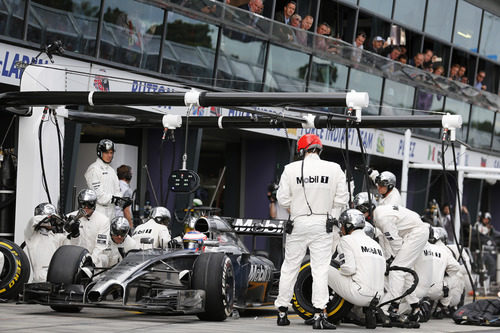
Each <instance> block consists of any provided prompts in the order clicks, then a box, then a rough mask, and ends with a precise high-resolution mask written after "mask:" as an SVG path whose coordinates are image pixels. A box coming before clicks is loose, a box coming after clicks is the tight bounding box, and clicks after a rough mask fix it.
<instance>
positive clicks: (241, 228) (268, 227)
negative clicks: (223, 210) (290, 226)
mask: <svg viewBox="0 0 500 333" xmlns="http://www.w3.org/2000/svg"><path fill="white" fill-rule="evenodd" d="M224 219H225V220H226V221H228V222H229V223H230V224H231V226H232V227H233V229H234V231H235V232H236V233H237V234H240V235H263V236H280V235H282V234H283V230H284V228H285V223H286V220H269V219H267V220H265V219H239V218H234V217H225V218H224Z"/></svg>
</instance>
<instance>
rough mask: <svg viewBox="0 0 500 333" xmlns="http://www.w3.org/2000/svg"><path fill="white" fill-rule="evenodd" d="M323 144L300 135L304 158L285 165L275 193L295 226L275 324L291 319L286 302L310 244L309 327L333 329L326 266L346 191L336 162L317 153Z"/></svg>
mask: <svg viewBox="0 0 500 333" xmlns="http://www.w3.org/2000/svg"><path fill="white" fill-rule="evenodd" d="M322 149H323V145H322V143H321V140H320V138H319V137H318V136H317V135H314V134H306V135H304V136H302V137H301V138H300V139H299V141H298V144H297V151H298V153H299V155H300V156H301V157H303V160H301V161H296V162H292V163H290V164H288V165H286V166H285V170H284V171H283V174H282V175H281V180H280V184H279V188H278V192H277V199H278V203H279V204H280V205H281V206H283V207H284V208H286V209H289V210H290V220H291V222H292V223H293V230H291V233H290V234H288V235H287V237H286V244H285V259H284V262H283V264H282V266H281V277H280V282H279V294H278V298H277V299H276V301H275V303H274V305H275V306H276V308H278V311H279V312H278V320H277V324H278V326H285V325H289V324H290V321H289V320H288V317H287V310H288V306H289V305H290V301H291V299H292V295H293V287H294V285H295V282H296V280H297V276H298V273H299V269H300V265H301V263H302V260H303V259H304V256H305V254H306V251H307V249H309V253H310V258H311V270H312V276H313V287H312V303H313V306H314V308H315V314H314V323H313V328H315V329H335V325H334V324H331V323H329V322H328V321H327V320H326V317H327V315H326V313H325V311H326V310H325V309H326V305H327V303H328V301H329V292H328V270H329V267H330V260H331V256H332V254H333V234H332V232H331V230H332V229H333V220H332V219H333V218H338V216H339V215H340V213H341V212H342V211H343V209H344V208H346V205H347V202H348V198H349V194H348V192H347V184H346V178H345V175H344V172H343V171H342V169H341V168H340V166H339V165H338V164H336V163H333V162H328V161H323V160H321V159H320V158H319V154H320V153H321V151H322ZM289 225H290V224H289ZM288 229H290V227H289V228H288ZM288 232H290V230H288Z"/></svg>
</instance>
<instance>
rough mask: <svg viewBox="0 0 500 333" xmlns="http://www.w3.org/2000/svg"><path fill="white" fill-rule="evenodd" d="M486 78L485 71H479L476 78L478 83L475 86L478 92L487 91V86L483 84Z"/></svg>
mask: <svg viewBox="0 0 500 333" xmlns="http://www.w3.org/2000/svg"><path fill="white" fill-rule="evenodd" d="M485 77H486V72H485V71H479V73H477V76H476V83H475V84H474V88H476V89H477V90H486V85H485V84H483V81H484V78H485Z"/></svg>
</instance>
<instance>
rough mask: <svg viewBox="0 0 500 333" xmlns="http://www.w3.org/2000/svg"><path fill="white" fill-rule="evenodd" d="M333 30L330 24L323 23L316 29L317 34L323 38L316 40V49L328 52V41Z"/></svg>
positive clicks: (317, 37) (319, 37)
mask: <svg viewBox="0 0 500 333" xmlns="http://www.w3.org/2000/svg"><path fill="white" fill-rule="evenodd" d="M331 30H332V29H331V28H330V26H329V25H328V23H326V22H323V23H321V24H320V25H318V27H317V28H316V33H317V34H318V35H321V36H316V38H315V40H314V48H315V49H317V50H320V51H328V44H327V39H326V37H328V36H329V35H330V31H331Z"/></svg>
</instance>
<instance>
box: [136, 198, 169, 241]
mask: <svg viewBox="0 0 500 333" xmlns="http://www.w3.org/2000/svg"><path fill="white" fill-rule="evenodd" d="M169 223H170V212H169V210H168V209H167V208H165V207H155V208H153V210H151V214H149V217H148V221H147V222H146V223H143V224H140V225H138V226H137V227H136V228H135V230H134V233H133V235H132V238H133V239H134V240H135V241H136V242H137V244H138V245H139V247H140V248H142V249H146V248H154V249H160V248H162V249H166V248H167V247H168V242H170V232H169V231H168V227H167V226H168V224H169ZM141 240H142V241H141Z"/></svg>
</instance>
